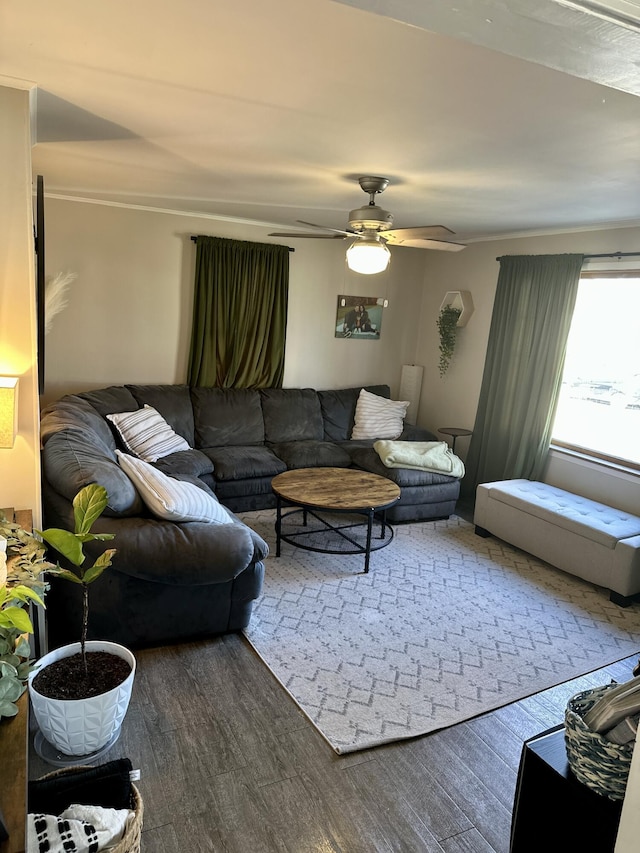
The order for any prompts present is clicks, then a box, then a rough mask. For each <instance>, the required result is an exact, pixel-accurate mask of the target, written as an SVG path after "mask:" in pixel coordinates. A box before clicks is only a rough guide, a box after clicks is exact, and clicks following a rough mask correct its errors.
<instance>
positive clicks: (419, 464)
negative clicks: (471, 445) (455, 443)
mask: <svg viewBox="0 0 640 853" xmlns="http://www.w3.org/2000/svg"><path fill="white" fill-rule="evenodd" d="M373 448H374V450H375V451H376V452H377V454H378V456H379V457H380V459H381V460H382V462H383V464H384V465H386V466H387V468H414V469H415V470H418V471H433V472H434V473H436V474H446V475H447V476H448V477H457V478H458V479H460V478H462V477H464V463H463V462H462V459H459V458H458V457H457V456H456V455H455V454H454V453H452V452H451V450H450V449H449V445H448V444H447V442H446V441H387V440H382V439H381V440H380V441H376V442H374V445H373Z"/></svg>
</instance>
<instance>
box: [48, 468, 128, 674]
mask: <svg viewBox="0 0 640 853" xmlns="http://www.w3.org/2000/svg"><path fill="white" fill-rule="evenodd" d="M108 501H109V497H108V495H107V491H106V489H105V488H104V487H103V486H99V485H98V484H97V483H91V484H90V485H88V486H85V487H84V488H83V489H81V490H80V491H79V492H78V494H77V495H76V496H75V498H74V499H73V517H74V530H73V532H71V531H70V530H63V529H61V528H58V527H49V528H47V530H38V531H36V532H37V533H38V534H39V535H40V536H42V538H43V539H44V541H45V542H46V543H47V544H48V545H50V546H51V547H52V548H54V549H55V550H56V551H57V552H58V553H59V554H61V555H62V556H63V557H64V558H65V559H66V560H67V561H68V562H69V563H71V564H72V565H73V566H75V567H76V568H77V569H78V572H77V573H76V572H74V571H72V570H71V569H67V568H63V567H61V566H60V565H58V566H57V567H56V568H55V570H54V573H55V574H56V575H58V576H59V577H61V578H64V579H65V580H68V581H71V582H72V583H75V584H80V586H81V587H82V634H81V638H80V650H81V654H82V660H83V664H84V669H85V672H88V668H87V656H86V651H85V645H86V642H87V629H88V626H89V585H90V584H92V583H93V582H94V581H95V580H97V579H98V578H99V577H100V575H101V574H102V573H103V572H104V570H105V569H106V568H108V567H109V566H110V565H111V560H112V558H113V555H114V554H115V553H116V549H115V548H107V549H106V550H105V551H103V552H102V554H100V556H99V557H98V558H97V560H96V561H95V562H94V564H93V565H92V566H90V567H89V568H85V566H84V562H85V559H86V555H85V553H84V545H85V543H87V542H93V541H96V540H99V541H106V540H109V539H113V538H114V534H113V533H91V528H92V527H93V525H94V523H95V522H96V521H97V520H98V518H99V517H100V516H101V515H102V513H103V512H104V510H105V509H106V506H107V503H108Z"/></svg>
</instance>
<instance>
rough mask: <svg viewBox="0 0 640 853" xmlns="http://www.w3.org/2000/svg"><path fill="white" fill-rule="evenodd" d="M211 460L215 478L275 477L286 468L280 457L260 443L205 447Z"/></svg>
mask: <svg viewBox="0 0 640 853" xmlns="http://www.w3.org/2000/svg"><path fill="white" fill-rule="evenodd" d="M202 452H203V453H205V454H206V455H207V456H208V457H209V459H211V461H212V462H213V469H214V476H215V478H216V480H245V479H247V478H251V477H275V475H276V474H281V473H282V472H283V471H286V470H287V466H286V465H285V464H284V462H283V461H282V460H281V459H278V457H277V456H276V455H275V454H274V453H273V452H272V451H271V450H269V448H268V447H264V446H260V445H249V446H248V447H205V448H203V450H202Z"/></svg>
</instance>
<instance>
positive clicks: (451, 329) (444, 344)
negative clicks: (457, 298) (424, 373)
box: [437, 305, 462, 376]
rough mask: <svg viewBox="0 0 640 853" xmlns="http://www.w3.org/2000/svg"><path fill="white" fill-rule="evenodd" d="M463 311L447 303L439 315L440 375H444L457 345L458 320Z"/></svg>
mask: <svg viewBox="0 0 640 853" xmlns="http://www.w3.org/2000/svg"><path fill="white" fill-rule="evenodd" d="M461 313H462V311H461V310H460V308H452V307H451V305H445V306H444V308H443V309H442V310H441V311H440V314H439V315H438V320H437V324H438V334H439V335H440V362H439V368H440V376H444V375H445V373H446V372H447V369H448V367H449V362H450V361H451V358H452V357H453V352H454V350H455V347H456V333H457V326H458V320H459V318H460V314H461Z"/></svg>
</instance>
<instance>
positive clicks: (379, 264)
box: [347, 234, 391, 275]
mask: <svg viewBox="0 0 640 853" xmlns="http://www.w3.org/2000/svg"><path fill="white" fill-rule="evenodd" d="M390 260H391V252H390V251H389V249H388V248H387V247H386V245H385V244H384V243H382V242H381V241H380V239H379V237H378V235H377V234H376V235H375V239H373V240H372V239H368V238H367V237H360V238H359V239H357V240H354V241H353V243H352V244H351V245H350V246H349V248H348V249H347V266H348V267H349V269H350V270H351V271H352V272H357V273H361V274H362V275H375V274H376V273H379V272H384V270H386V268H387V267H388V266H389V261H390Z"/></svg>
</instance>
